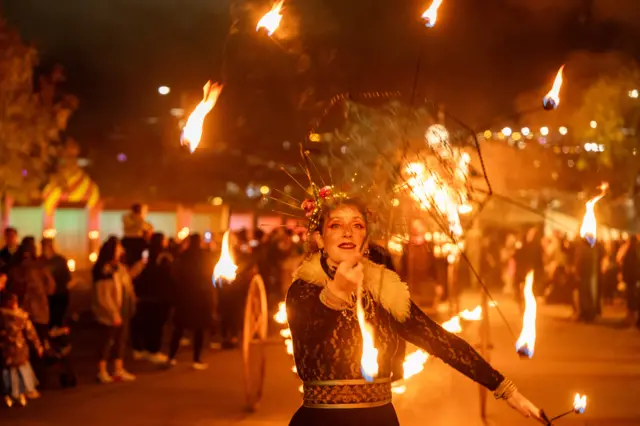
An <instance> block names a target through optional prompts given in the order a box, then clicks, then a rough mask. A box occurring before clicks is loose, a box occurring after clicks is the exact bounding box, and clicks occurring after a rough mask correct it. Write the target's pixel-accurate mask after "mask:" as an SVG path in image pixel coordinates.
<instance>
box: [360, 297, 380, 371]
mask: <svg viewBox="0 0 640 426" xmlns="http://www.w3.org/2000/svg"><path fill="white" fill-rule="evenodd" d="M362 291H363V290H362V287H358V300H357V304H356V305H357V306H356V313H357V316H358V324H359V325H360V331H361V332H362V358H361V359H360V371H361V372H362V376H363V377H364V379H365V380H366V381H368V382H373V379H374V378H375V377H376V376H377V375H378V350H377V349H376V347H375V345H374V344H373V327H371V325H370V324H368V323H367V321H366V320H365V318H364V307H363V305H362Z"/></svg>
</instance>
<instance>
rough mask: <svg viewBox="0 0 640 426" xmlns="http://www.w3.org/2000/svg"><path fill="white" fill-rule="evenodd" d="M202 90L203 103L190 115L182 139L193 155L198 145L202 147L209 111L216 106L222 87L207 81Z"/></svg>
mask: <svg viewBox="0 0 640 426" xmlns="http://www.w3.org/2000/svg"><path fill="white" fill-rule="evenodd" d="M202 90H203V91H204V96H203V98H202V101H200V103H199V104H198V105H197V106H196V108H195V109H194V110H193V112H192V113H191V114H190V115H189V118H188V119H187V124H185V126H184V128H183V129H182V137H181V139H180V142H181V143H182V145H185V146H187V147H188V148H189V151H191V153H193V152H195V150H196V149H198V145H200V140H201V139H202V126H203V125H204V119H205V117H206V116H207V114H209V111H211V110H212V109H213V107H214V106H215V105H216V102H217V101H218V97H219V96H220V92H221V91H222V85H220V84H218V83H215V84H212V83H211V82H210V81H207V83H206V84H205V85H204V87H203V88H202Z"/></svg>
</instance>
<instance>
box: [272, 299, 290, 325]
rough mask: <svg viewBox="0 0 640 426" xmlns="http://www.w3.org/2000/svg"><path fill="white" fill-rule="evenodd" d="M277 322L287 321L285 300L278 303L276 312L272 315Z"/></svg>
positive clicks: (283, 322)
mask: <svg viewBox="0 0 640 426" xmlns="http://www.w3.org/2000/svg"><path fill="white" fill-rule="evenodd" d="M273 319H274V320H275V321H276V322H277V323H278V324H286V323H287V304H286V303H285V302H280V303H278V312H277V313H276V314H275V315H274V316H273Z"/></svg>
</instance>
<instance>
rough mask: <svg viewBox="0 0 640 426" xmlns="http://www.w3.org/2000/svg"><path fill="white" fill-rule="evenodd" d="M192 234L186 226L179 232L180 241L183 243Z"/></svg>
mask: <svg viewBox="0 0 640 426" xmlns="http://www.w3.org/2000/svg"><path fill="white" fill-rule="evenodd" d="M190 233H191V230H190V229H189V228H187V227H186V226H185V227H184V228H182V229H181V230H180V231H179V232H178V239H179V240H181V241H182V240H184V239H186V238H187V237H188V236H189V234H190Z"/></svg>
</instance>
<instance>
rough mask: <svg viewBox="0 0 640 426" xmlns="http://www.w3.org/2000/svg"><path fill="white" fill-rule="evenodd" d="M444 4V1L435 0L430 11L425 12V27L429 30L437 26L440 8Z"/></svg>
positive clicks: (423, 16) (423, 15)
mask: <svg viewBox="0 0 640 426" xmlns="http://www.w3.org/2000/svg"><path fill="white" fill-rule="evenodd" d="M441 4H442V0H433V3H431V6H429V9H427V10H425V12H424V13H423V14H422V19H424V21H425V23H424V25H425V26H426V27H427V28H433V27H434V26H435V25H436V21H437V19H438V8H439V7H440V5H441Z"/></svg>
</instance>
